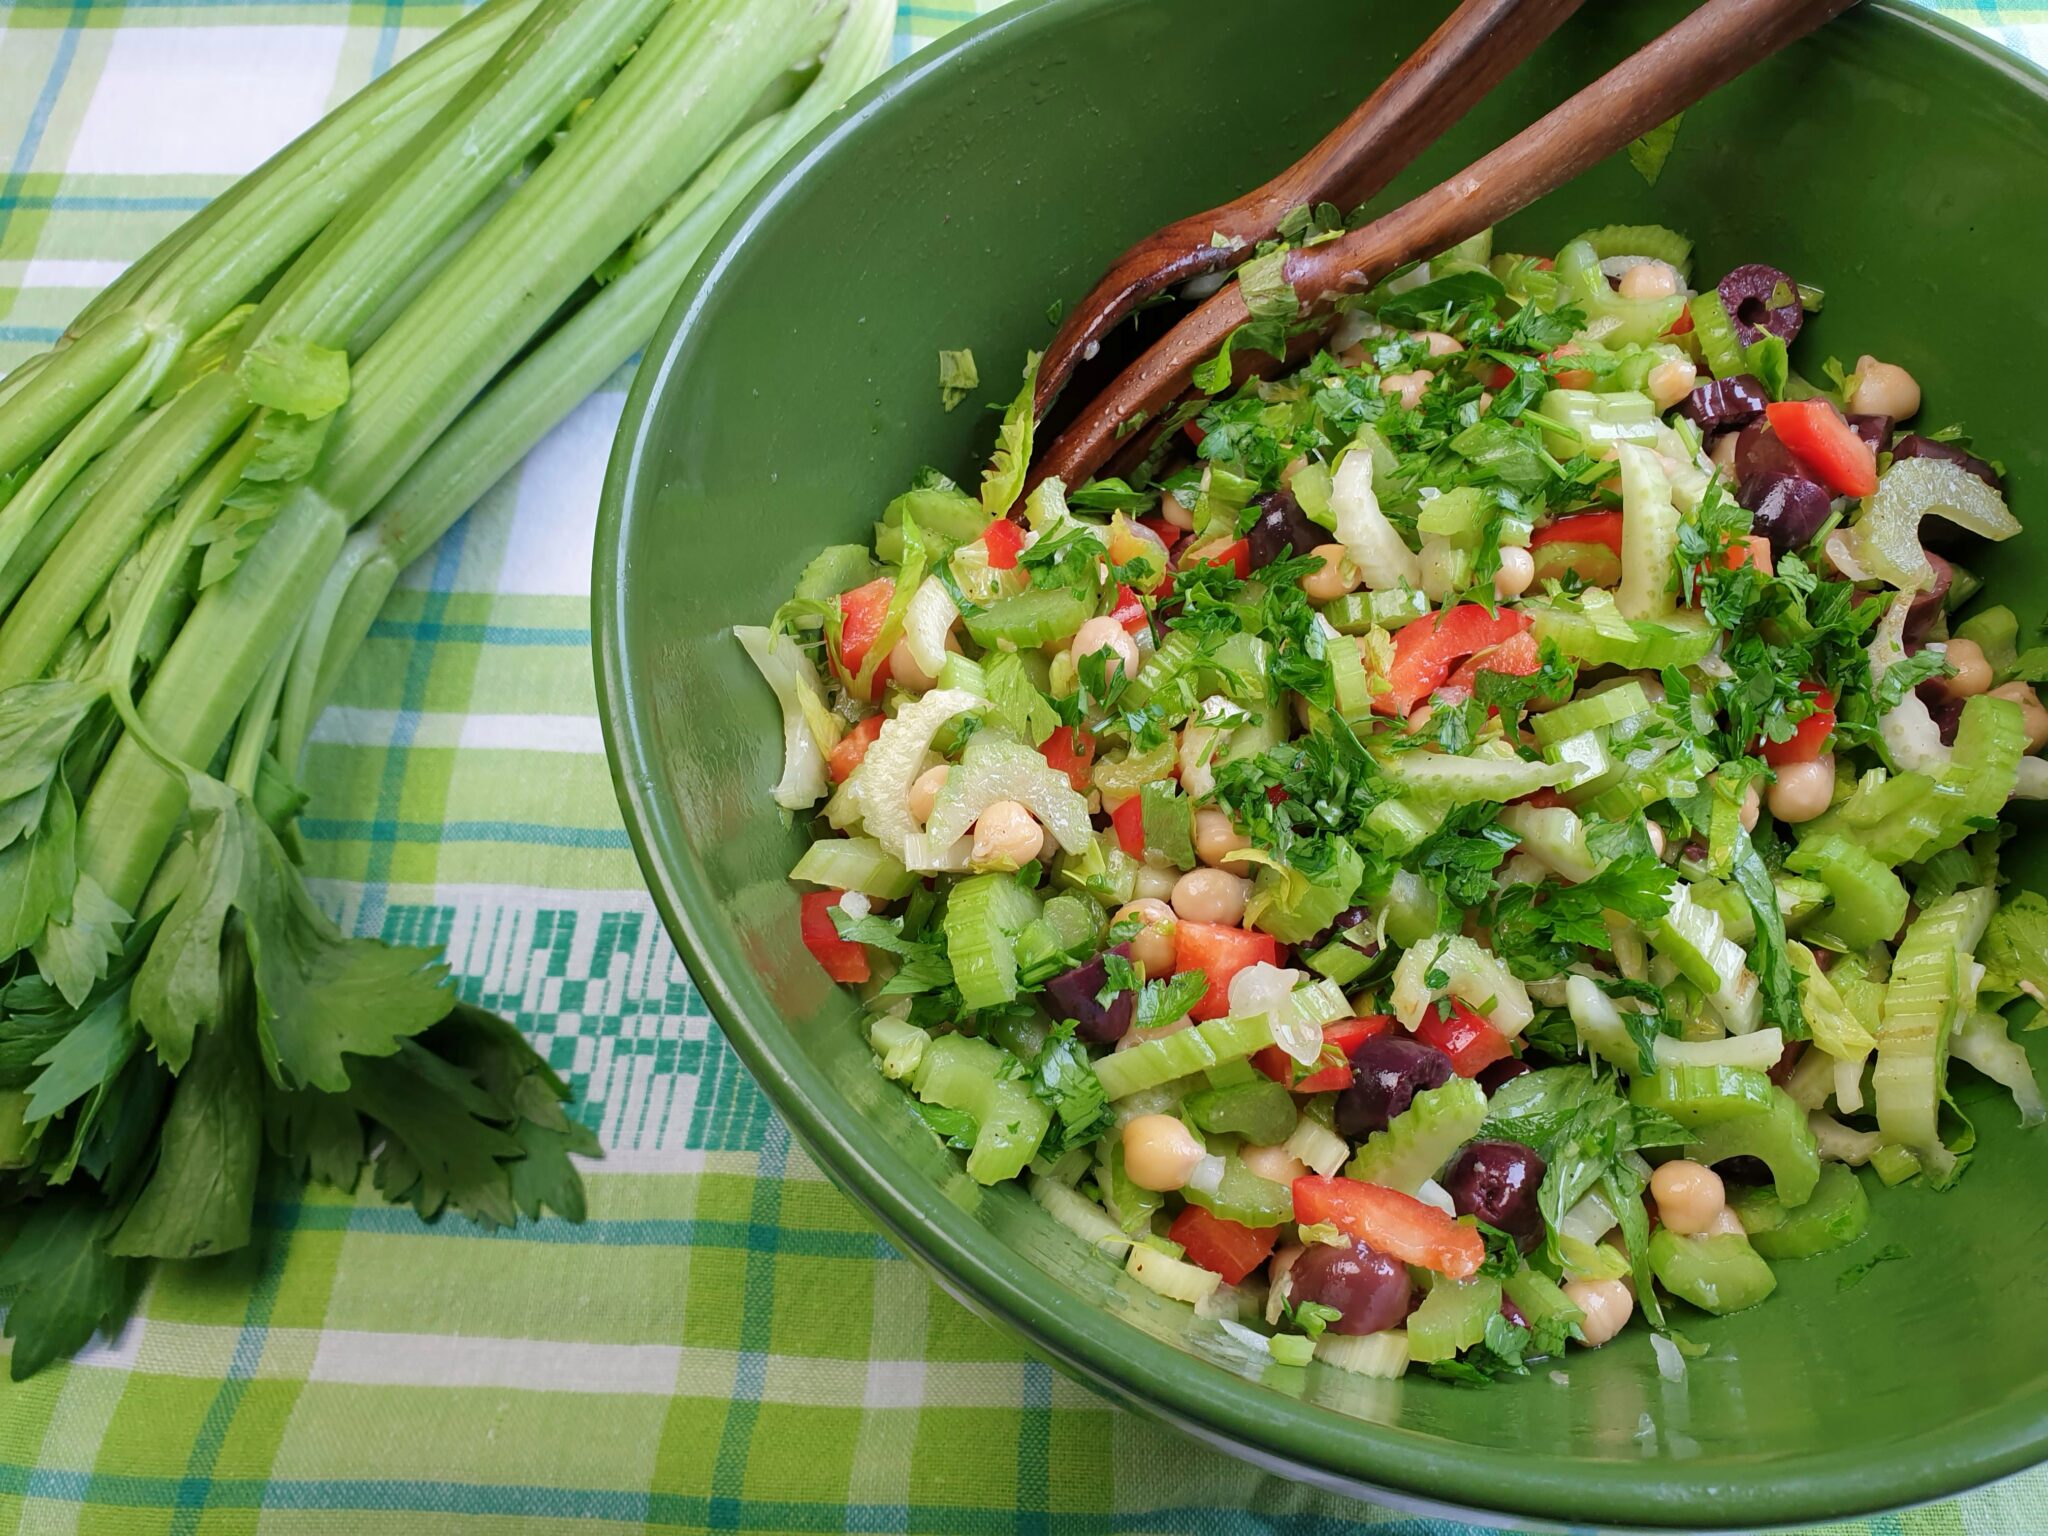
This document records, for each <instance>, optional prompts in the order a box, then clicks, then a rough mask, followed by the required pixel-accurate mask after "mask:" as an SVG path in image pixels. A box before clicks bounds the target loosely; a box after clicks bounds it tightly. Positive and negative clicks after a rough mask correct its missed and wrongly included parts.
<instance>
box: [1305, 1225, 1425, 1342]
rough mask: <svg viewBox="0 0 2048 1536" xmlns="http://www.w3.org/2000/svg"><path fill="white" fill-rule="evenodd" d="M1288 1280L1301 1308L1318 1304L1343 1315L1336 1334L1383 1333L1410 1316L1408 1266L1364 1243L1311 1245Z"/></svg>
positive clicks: (1334, 1325) (1332, 1329)
mask: <svg viewBox="0 0 2048 1536" xmlns="http://www.w3.org/2000/svg"><path fill="white" fill-rule="evenodd" d="M1287 1275H1288V1284H1289V1288H1290V1290H1291V1291H1292V1293H1293V1300H1294V1304H1295V1305H1296V1306H1299V1305H1300V1304H1301V1303H1302V1302H1304V1301H1313V1302H1318V1303H1320V1304H1321V1305H1323V1306H1326V1307H1335V1308H1336V1309H1337V1310H1338V1312H1340V1313H1342V1314H1343V1315H1342V1316H1341V1317H1339V1318H1338V1319H1337V1321H1336V1322H1334V1323H1331V1324H1330V1325H1329V1326H1330V1332H1332V1333H1354V1334H1355V1333H1378V1332H1379V1331H1380V1330H1381V1329H1382V1328H1393V1327H1397V1326H1399V1324H1400V1323H1401V1322H1402V1320H1403V1319H1405V1318H1406V1317H1407V1316H1408V1297H1409V1294H1410V1292H1411V1290H1412V1289H1413V1287H1412V1285H1411V1284H1410V1282H1409V1279H1408V1266H1407V1265H1405V1264H1403V1263H1402V1262H1401V1261H1400V1260H1398V1259H1393V1258H1389V1257H1388V1256H1387V1255H1386V1254H1384V1253H1381V1252H1380V1251H1379V1250H1378V1249H1375V1248H1370V1247H1368V1246H1367V1245H1366V1244H1364V1243H1361V1242H1353V1243H1352V1244H1351V1246H1350V1247H1349V1248H1339V1247H1338V1246H1337V1245H1336V1244H1334V1243H1310V1244H1309V1245H1308V1250H1307V1252H1305V1253H1303V1254H1302V1256H1301V1257H1300V1258H1298V1259H1296V1260H1295V1261H1294V1268H1292V1269H1290V1270H1289V1271H1288V1272H1287Z"/></svg>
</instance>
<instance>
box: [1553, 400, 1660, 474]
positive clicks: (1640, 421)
mask: <svg viewBox="0 0 2048 1536" xmlns="http://www.w3.org/2000/svg"><path fill="white" fill-rule="evenodd" d="M1541 410H1542V415H1543V419H1544V420H1545V421H1549V422H1555V423H1557V424H1558V425H1559V426H1560V427H1562V428H1563V429H1564V430H1562V431H1546V432H1545V433H1544V434H1543V440H1544V442H1545V443H1546V444H1547V445H1548V446H1549V448H1550V451H1551V452H1552V453H1553V454H1555V455H1556V456H1557V457H1558V458H1560V459H1569V458H1571V457H1573V456H1574V455H1576V454H1579V453H1590V454H1592V455H1593V456H1594V457H1595V458H1601V457H1605V456H1607V454H1608V452H1609V451H1610V450H1614V449H1618V448H1619V447H1620V446H1621V445H1622V444H1624V443H1633V444H1637V445H1639V446H1642V447H1645V448H1648V447H1654V446H1655V445H1656V442H1657V433H1658V428H1659V426H1660V425H1661V423H1660V422H1659V421H1658V420H1657V408H1656V406H1655V405H1653V404H1651V402H1650V397H1649V396H1648V395H1643V394H1637V393H1636V392H1635V391H1633V390H1616V391H1614V392H1613V393H1611V394H1604V395H1600V394H1595V393H1594V392H1593V391H1592V390H1590V389H1553V390H1552V391H1551V392H1550V393H1549V394H1547V395H1545V396H1544V397H1543V404H1542V407H1541Z"/></svg>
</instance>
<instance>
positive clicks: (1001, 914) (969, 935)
mask: <svg viewBox="0 0 2048 1536" xmlns="http://www.w3.org/2000/svg"><path fill="white" fill-rule="evenodd" d="M1038 914H1039V902H1038V898H1037V897H1036V896H1034V895H1032V894H1031V892H1029V891H1027V890H1025V889H1024V887H1023V886H1021V885H1019V884H1018V883H1017V882H1016V880H1015V879H1014V878H1012V877H1011V876H1009V875H1006V874H987V875H975V876H973V877H971V878H969V879H966V880H962V881H960V882H959V884H957V885H955V886H954V887H953V890H952V894H951V895H950V896H949V897H948V898H947V901H946V920H945V921H946V957H947V959H949V960H950V961H951V962H952V964H953V980H954V983H955V984H956V985H957V986H958V987H959V988H960V997H961V1000H962V1001H963V1002H964V1003H965V1004H966V1005H967V1006H968V1007H969V1008H994V1007H996V1006H998V1005H999V1004H1002V1003H1007V1002H1011V1001H1013V1000H1015V998H1016V996H1017V939H1018V936H1019V935H1020V934H1022V933H1023V931H1024V929H1025V927H1026V925H1027V924H1029V923H1030V922H1031V921H1032V920H1033V919H1035V918H1036V917H1037V916H1038Z"/></svg>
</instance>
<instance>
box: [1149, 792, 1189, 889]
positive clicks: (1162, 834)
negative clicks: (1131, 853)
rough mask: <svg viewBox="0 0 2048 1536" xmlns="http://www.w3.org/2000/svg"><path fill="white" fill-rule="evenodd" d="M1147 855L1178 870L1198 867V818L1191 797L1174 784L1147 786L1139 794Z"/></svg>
mask: <svg viewBox="0 0 2048 1536" xmlns="http://www.w3.org/2000/svg"><path fill="white" fill-rule="evenodd" d="M1138 793H1139V809H1140V811H1141V813H1142V816H1143V824H1144V828H1145V852H1146V853H1147V854H1154V853H1156V854H1158V855H1159V857H1160V858H1161V859H1163V860H1164V861H1165V862H1166V863H1168V864H1171V865H1172V866H1173V867H1174V868H1175V869H1193V868H1194V867H1195V817H1194V812H1193V810H1191V809H1190V802H1189V800H1188V797H1187V796H1186V795H1184V794H1182V793H1181V792H1180V789H1179V787H1178V786H1177V785H1174V784H1172V783H1170V782H1154V783H1151V784H1147V785H1146V786H1145V787H1144V788H1143V789H1142V790H1140V791H1139V792H1138Z"/></svg>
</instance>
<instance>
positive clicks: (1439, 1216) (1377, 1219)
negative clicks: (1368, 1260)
mask: <svg viewBox="0 0 2048 1536" xmlns="http://www.w3.org/2000/svg"><path fill="white" fill-rule="evenodd" d="M1294 1219H1295V1220H1296V1221H1298V1222H1300V1223H1301V1224H1302V1225H1303V1226H1313V1225H1315V1224H1316V1223H1318V1222H1324V1221H1327V1222H1331V1223H1333V1224H1334V1225H1335V1226H1336V1227H1337V1229H1338V1230H1339V1231H1342V1232H1348V1233H1350V1234H1351V1235H1352V1236H1353V1237H1355V1238H1357V1239H1359V1241H1361V1242H1363V1243H1366V1244H1368V1245H1370V1246H1371V1247H1373V1248H1375V1249H1377V1250H1378V1251H1379V1252H1381V1253H1384V1254H1386V1255H1388V1256H1389V1257H1390V1258H1396V1259H1399V1260H1400V1261H1401V1262H1402V1263H1404V1264H1420V1265H1421V1266H1422V1267H1423V1268H1424V1269H1433V1270H1435V1271H1436V1272H1437V1273H1438V1274H1440V1275H1448V1276H1450V1277H1451V1278H1452V1279H1453V1280H1464V1279H1467V1278H1469V1277H1470V1276H1472V1275H1474V1274H1476V1273H1477V1272H1478V1270H1479V1266H1480V1265H1481V1264H1483V1263H1485V1262H1486V1242H1485V1240H1484V1239H1483V1238H1481V1237H1480V1235H1479V1233H1478V1231H1477V1229H1476V1228H1473V1227H1461V1226H1459V1225H1458V1223H1457V1222H1455V1221H1453V1220H1452V1219H1451V1218H1450V1217H1449V1216H1447V1215H1445V1214H1444V1213H1443V1212H1442V1211H1440V1210H1438V1209H1437V1208H1436V1207H1435V1206H1433V1205H1425V1204H1424V1203H1423V1202H1422V1201H1420V1200H1417V1199H1416V1198H1415V1197H1414V1196H1413V1195H1404V1194H1402V1193H1401V1192H1400V1191H1399V1190H1398V1189H1388V1188H1386V1187H1385V1186H1383V1185H1379V1184H1363V1183H1360V1182H1359V1181H1358V1180H1357V1179H1347V1178H1344V1177H1342V1176H1341V1175H1340V1176H1338V1177H1335V1178H1324V1177H1323V1176H1322V1175H1320V1174H1314V1173H1309V1174H1304V1175H1302V1177H1300V1178H1298V1179H1296V1180H1295V1181H1294Z"/></svg>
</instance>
